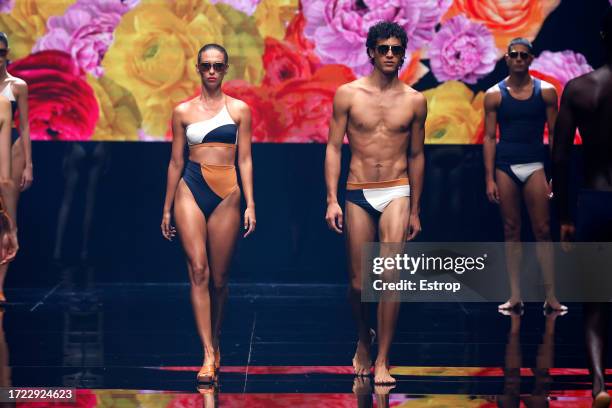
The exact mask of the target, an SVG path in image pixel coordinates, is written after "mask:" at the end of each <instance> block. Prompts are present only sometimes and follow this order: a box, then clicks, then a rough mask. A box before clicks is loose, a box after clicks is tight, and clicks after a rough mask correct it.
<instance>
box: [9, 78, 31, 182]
mask: <svg viewBox="0 0 612 408" xmlns="http://www.w3.org/2000/svg"><path fill="white" fill-rule="evenodd" d="M9 86H10V85H9ZM14 90H15V92H14V94H15V99H17V108H18V111H19V138H20V139H21V143H22V145H23V154H24V157H25V168H24V170H23V175H22V176H21V180H20V182H19V183H20V184H19V188H20V189H21V191H24V190H27V189H28V188H30V186H31V185H32V181H33V180H34V166H33V165H32V142H31V140H30V121H29V116H28V115H29V113H28V112H29V106H28V84H26V83H25V82H24V81H22V80H18V81H17V82H15V84H14Z"/></svg>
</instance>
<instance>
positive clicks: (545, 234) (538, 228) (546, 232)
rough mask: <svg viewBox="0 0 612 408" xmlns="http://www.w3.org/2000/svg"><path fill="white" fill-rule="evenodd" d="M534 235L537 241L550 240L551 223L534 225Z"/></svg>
mask: <svg viewBox="0 0 612 408" xmlns="http://www.w3.org/2000/svg"><path fill="white" fill-rule="evenodd" d="M533 235H534V238H535V240H536V241H550V225H549V224H548V222H542V223H539V224H536V225H534V226H533Z"/></svg>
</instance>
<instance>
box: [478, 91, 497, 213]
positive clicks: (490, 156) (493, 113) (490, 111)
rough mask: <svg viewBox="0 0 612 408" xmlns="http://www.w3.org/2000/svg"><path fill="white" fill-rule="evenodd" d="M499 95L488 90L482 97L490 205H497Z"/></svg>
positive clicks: (485, 161)
mask: <svg viewBox="0 0 612 408" xmlns="http://www.w3.org/2000/svg"><path fill="white" fill-rule="evenodd" d="M500 97H501V95H500V94H499V93H498V92H496V91H494V90H493V89H489V90H488V91H487V93H486V94H485V97H484V111H485V119H484V132H485V134H484V140H483V142H482V155H483V159H484V167H485V185H486V189H487V197H488V198H489V201H491V202H492V203H499V192H498V191H497V184H496V183H495V145H496V143H497V140H496V138H497V106H498V105H499V100H500Z"/></svg>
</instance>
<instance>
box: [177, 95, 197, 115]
mask: <svg viewBox="0 0 612 408" xmlns="http://www.w3.org/2000/svg"><path fill="white" fill-rule="evenodd" d="M194 99H195V98H194ZM194 99H190V100H188V101H185V102H181V103H179V104H178V105H176V106H175V107H174V110H173V111H172V115H173V116H174V118H175V119H181V120H182V118H183V117H184V115H185V114H186V113H187V112H189V109H190V107H191V105H192V104H193V101H194Z"/></svg>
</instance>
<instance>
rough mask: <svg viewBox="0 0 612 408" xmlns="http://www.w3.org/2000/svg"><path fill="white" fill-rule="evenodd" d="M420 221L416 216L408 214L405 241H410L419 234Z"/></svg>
mask: <svg viewBox="0 0 612 408" xmlns="http://www.w3.org/2000/svg"><path fill="white" fill-rule="evenodd" d="M421 230H422V228H421V219H420V218H419V215H418V214H410V220H409V221H408V237H407V238H406V241H412V240H413V239H414V238H416V236H417V235H419V233H420V232H421Z"/></svg>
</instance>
